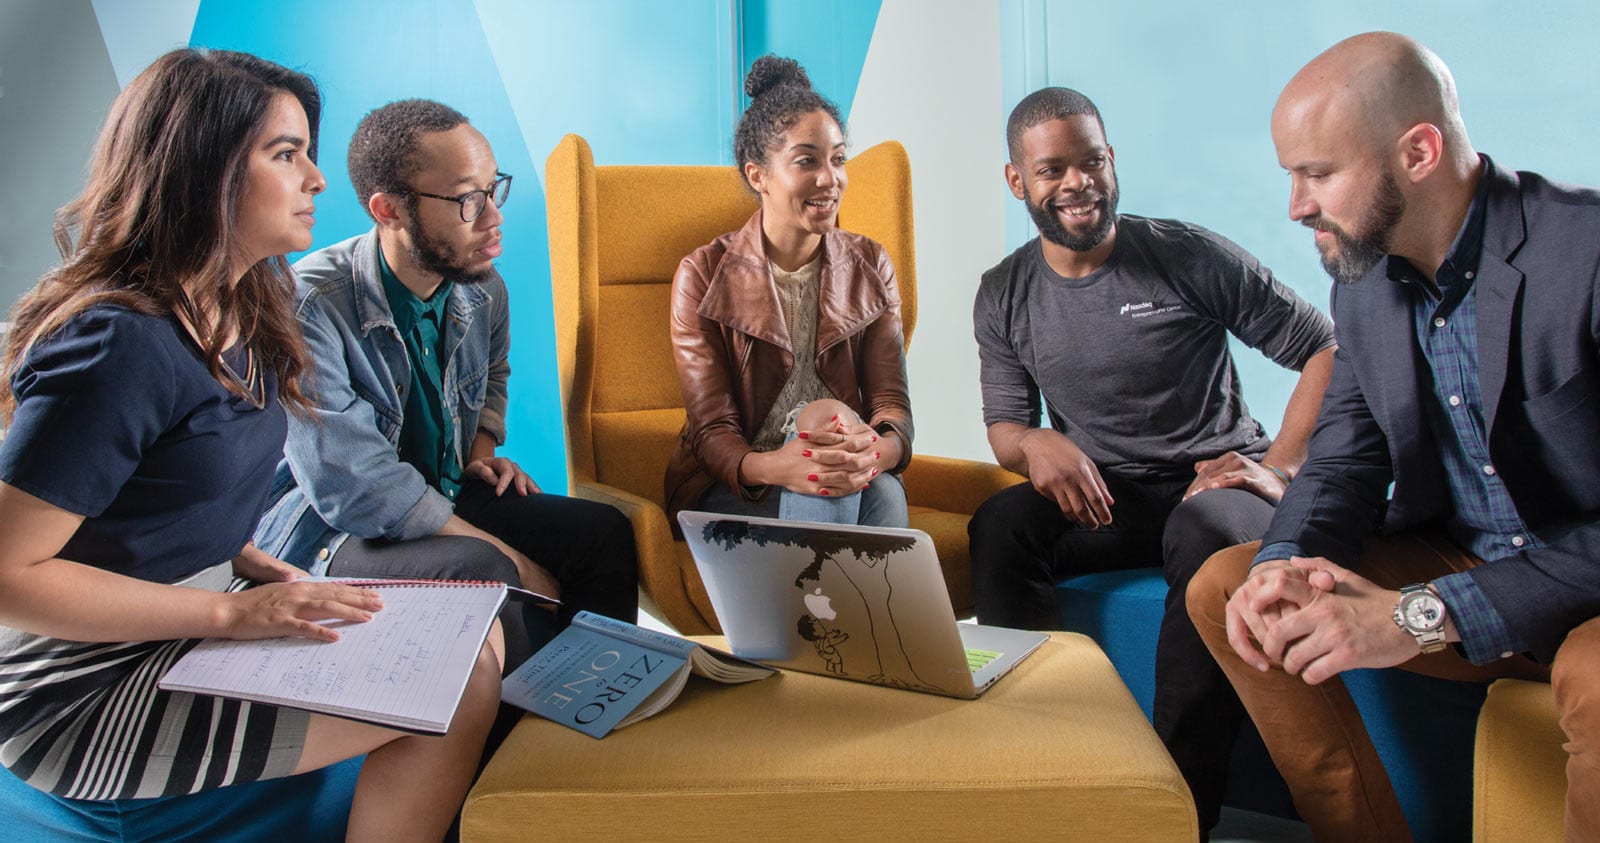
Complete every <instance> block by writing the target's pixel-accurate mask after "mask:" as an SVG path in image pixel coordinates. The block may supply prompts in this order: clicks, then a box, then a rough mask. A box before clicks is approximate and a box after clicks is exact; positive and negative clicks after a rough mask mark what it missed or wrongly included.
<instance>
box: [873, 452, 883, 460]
mask: <svg viewBox="0 0 1600 843" xmlns="http://www.w3.org/2000/svg"><path fill="white" fill-rule="evenodd" d="M880 456H882V454H880V453H879V452H877V451H873V452H872V458H873V459H878V458H879V457H880Z"/></svg>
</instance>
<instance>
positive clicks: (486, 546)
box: [440, 536, 522, 586]
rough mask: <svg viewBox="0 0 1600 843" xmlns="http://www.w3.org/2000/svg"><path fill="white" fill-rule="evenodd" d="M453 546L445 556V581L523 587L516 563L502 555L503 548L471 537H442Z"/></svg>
mask: <svg viewBox="0 0 1600 843" xmlns="http://www.w3.org/2000/svg"><path fill="white" fill-rule="evenodd" d="M440 538H441V539H447V540H448V541H449V544H448V545H447V549H445V550H443V551H442V552H441V553H442V555H443V556H444V559H443V560H442V564H441V566H440V570H441V575H440V576H441V577H442V578H443V579H452V580H483V581H485V582H503V583H505V584H507V585H515V586H521V585H522V574H521V573H519V572H518V571H517V566H516V563H514V562H512V561H511V559H510V557H508V556H506V555H505V554H504V553H501V552H500V548H498V547H495V546H494V545H492V544H490V543H488V542H486V541H484V540H482V539H478V538H472V537H470V536H442V537H440Z"/></svg>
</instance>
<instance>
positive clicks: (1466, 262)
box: [1256, 172, 1543, 664]
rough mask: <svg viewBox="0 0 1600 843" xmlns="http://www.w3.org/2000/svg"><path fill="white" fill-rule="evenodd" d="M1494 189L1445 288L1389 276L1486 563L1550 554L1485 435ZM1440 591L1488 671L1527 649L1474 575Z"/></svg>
mask: <svg viewBox="0 0 1600 843" xmlns="http://www.w3.org/2000/svg"><path fill="white" fill-rule="evenodd" d="M1488 187H1489V178H1488V173H1487V172H1485V173H1484V174H1483V176H1482V177H1481V178H1480V179H1479V183H1478V192H1477V195H1476V196H1474V197H1473V200H1472V206H1471V208H1470V209H1469V210H1468V211H1467V219H1466V222H1464V223H1463V224H1462V226H1461V231H1460V232H1459V233H1457V235H1456V240H1455V243H1454V244H1453V245H1452V246H1451V249H1450V252H1449V255H1448V257H1446V259H1445V261H1444V263H1443V264H1441V265H1440V266H1439V271H1438V273H1437V274H1436V277H1435V281H1436V282H1437V285H1436V284H1435V282H1434V281H1429V280H1428V279H1427V277H1426V276H1424V275H1423V274H1422V273H1420V272H1418V271H1417V269H1416V267H1414V266H1412V265H1411V263H1410V261H1407V260H1404V259H1401V258H1390V260H1389V265H1388V272H1389V278H1390V279H1391V280H1393V281H1396V282H1399V283H1401V284H1405V285H1406V286H1407V288H1408V289H1409V291H1410V295H1411V311H1412V316H1413V319H1414V321H1415V324H1416V332H1417V333H1416V335H1417V345H1418V346H1419V347H1420V348H1421V349H1422V355H1423V357H1424V358H1425V359H1426V360H1427V363H1428V371H1429V374H1430V375H1431V381H1432V390H1431V392H1429V393H1428V395H1427V397H1428V398H1432V399H1433V400H1426V399H1424V400H1423V401H1422V402H1421V403H1422V406H1423V407H1424V408H1425V412H1426V414H1427V420H1428V426H1429V429H1430V430H1431V431H1432V432H1433V436H1434V440H1435V441H1436V442H1438V446H1439V459H1440V460H1441V462H1443V464H1444V468H1445V474H1446V477H1447V483H1448V485H1449V490H1450V499H1451V503H1452V504H1453V511H1452V513H1451V516H1450V518H1449V519H1448V520H1447V521H1446V524H1445V526H1446V529H1447V530H1448V532H1449V533H1450V536H1451V537H1452V538H1453V539H1455V541H1456V542H1458V543H1460V544H1461V545H1462V546H1463V547H1466V548H1467V549H1468V550H1470V551H1472V553H1474V554H1475V555H1477V556H1478V557H1479V558H1481V559H1484V560H1490V559H1497V558H1499V557H1501V556H1508V555H1510V554H1512V553H1515V552H1517V551H1520V550H1525V549H1527V548H1533V547H1542V546H1543V543H1542V542H1541V541H1539V538H1538V537H1537V536H1535V535H1534V534H1533V533H1532V532H1530V531H1529V530H1528V526H1527V524H1526V523H1524V522H1523V520H1522V517H1521V516H1520V515H1518V513H1517V506H1516V504H1515V502H1513V501H1512V500H1511V493H1510V492H1509V491H1508V490H1507V489H1506V485H1505V483H1504V481H1502V480H1501V479H1500V474H1499V472H1498V471H1497V470H1496V468H1495V466H1494V462H1493V461H1492V460H1491V459H1490V458H1489V445H1488V440H1489V438H1488V432H1487V431H1486V430H1485V429H1484V421H1483V395H1482V391H1481V390H1480V389H1479V380H1478V319H1477V313H1478V307H1477V301H1478V298H1477V285H1475V284H1474V283H1473V281H1474V279H1476V277H1477V274H1478V273H1477V270H1478V260H1479V258H1480V257H1481V256H1482V254H1483V226H1484V217H1485V215H1486V210H1487V207H1488V195H1489V190H1488ZM1300 555H1303V554H1302V552H1301V550H1300V548H1299V547H1298V546H1297V545H1295V544H1294V543H1293V542H1276V543H1274V544H1272V545H1269V546H1267V547H1264V548H1262V549H1261V552H1260V553H1258V554H1257V555H1256V561H1258V562H1264V561H1266V560H1268V559H1284V558H1287V557H1288V556H1300ZM1433 586H1434V588H1436V589H1438V591H1439V596H1440V598H1441V599H1442V600H1444V604H1445V606H1446V607H1447V608H1448V609H1449V610H1450V617H1451V619H1452V620H1454V621H1455V625H1456V629H1457V631H1459V632H1460V633H1461V646H1462V649H1463V651H1464V653H1465V655H1466V657H1467V658H1468V659H1469V660H1470V661H1472V663H1473V664H1486V663H1488V662H1492V661H1494V660H1496V659H1501V658H1506V657H1509V656H1510V655H1512V654H1513V653H1515V652H1519V651H1520V650H1522V649H1524V647H1523V646H1522V644H1521V643H1520V642H1517V641H1515V640H1514V639H1513V638H1512V636H1511V633H1510V631H1509V630H1508V629H1507V628H1506V623H1505V619H1504V618H1503V617H1502V616H1501V615H1500V613H1499V612H1498V611H1497V610H1496V609H1495V608H1494V605H1493V604H1492V603H1490V602H1489V600H1488V598H1487V597H1485V596H1484V594H1483V592H1482V590H1481V589H1479V588H1478V585H1477V583H1476V582H1474V581H1473V579H1472V578H1471V577H1469V576H1468V575H1466V574H1447V575H1445V576H1442V577H1439V578H1438V579H1436V580H1434V581H1433Z"/></svg>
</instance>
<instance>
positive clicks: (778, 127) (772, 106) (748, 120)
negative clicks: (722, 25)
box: [733, 55, 844, 189]
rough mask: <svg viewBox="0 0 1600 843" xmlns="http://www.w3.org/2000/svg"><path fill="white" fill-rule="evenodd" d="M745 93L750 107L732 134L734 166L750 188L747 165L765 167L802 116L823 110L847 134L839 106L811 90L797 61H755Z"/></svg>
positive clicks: (746, 78)
mask: <svg viewBox="0 0 1600 843" xmlns="http://www.w3.org/2000/svg"><path fill="white" fill-rule="evenodd" d="M744 93H745V95H746V96H748V97H749V98H750V106H749V107H748V108H746V109H745V111H744V115H743V116H742V117H740V118H739V126H738V128H736V129H734V132H733V163H734V166H735V167H738V168H739V175H740V176H741V177H743V178H744V181H745V186H746V187H750V178H749V176H746V175H745V174H744V165H746V164H752V163H754V164H761V165H765V164H766V163H767V156H769V155H771V154H772V152H773V150H776V149H777V148H778V147H779V146H780V145H782V143H783V133H784V132H786V131H788V130H789V127H790V126H793V125H794V124H795V123H796V122H798V121H799V120H800V118H801V117H804V116H805V115H807V114H810V113H812V112H814V111H821V112H823V113H824V114H827V115H828V116H829V117H831V118H833V122H834V124H835V125H837V126H838V127H839V131H840V132H841V133H842V132H843V131H844V121H843V120H841V119H840V118H839V107H838V106H836V105H834V104H833V103H832V102H831V101H829V100H828V98H827V97H824V96H823V95H821V94H819V93H817V92H816V91H815V90H813V89H812V87H811V78H810V77H808V76H806V71H805V68H803V67H801V66H800V63H799V62H797V61H795V60H794V59H786V58H782V57H780V56H772V55H767V56H762V57H761V58H758V59H756V61H755V64H752V65H751V66H750V73H749V74H748V75H746V76H745V78H744ZM751 189H754V188H751Z"/></svg>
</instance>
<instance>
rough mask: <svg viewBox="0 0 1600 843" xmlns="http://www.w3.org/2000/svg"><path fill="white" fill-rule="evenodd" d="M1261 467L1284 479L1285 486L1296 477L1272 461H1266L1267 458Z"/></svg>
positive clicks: (1281, 479)
mask: <svg viewBox="0 0 1600 843" xmlns="http://www.w3.org/2000/svg"><path fill="white" fill-rule="evenodd" d="M1261 467H1262V468H1264V469H1266V470H1268V471H1270V472H1272V474H1273V476H1274V477H1277V478H1278V479H1279V480H1280V481H1282V482H1283V485H1285V486H1287V485H1289V481H1290V480H1292V479H1294V478H1293V477H1291V476H1290V475H1289V472H1287V471H1285V470H1284V469H1281V468H1279V467H1277V466H1275V465H1273V464H1272V463H1269V462H1266V461H1265V460H1263V461H1262V463H1261Z"/></svg>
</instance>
